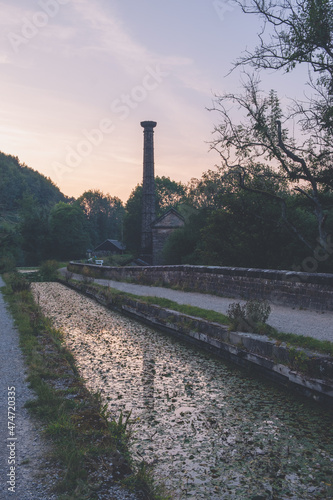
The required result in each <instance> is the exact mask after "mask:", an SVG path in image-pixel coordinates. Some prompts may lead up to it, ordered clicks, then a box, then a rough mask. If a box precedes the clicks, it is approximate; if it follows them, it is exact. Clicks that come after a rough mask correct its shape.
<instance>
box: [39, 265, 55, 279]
mask: <svg viewBox="0 0 333 500" xmlns="http://www.w3.org/2000/svg"><path fill="white" fill-rule="evenodd" d="M58 268H59V263H58V262H57V261H56V260H46V261H45V262H42V264H41V265H40V268H39V274H40V276H41V278H42V280H43V281H55V279H56V278H57V272H58Z"/></svg>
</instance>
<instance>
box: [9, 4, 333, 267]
mask: <svg viewBox="0 0 333 500" xmlns="http://www.w3.org/2000/svg"><path fill="white" fill-rule="evenodd" d="M235 3H237V4H238V5H239V6H240V8H241V9H242V10H243V12H244V13H246V14H248V15H255V16H259V17H260V18H261V19H262V22H263V25H262V26H263V27H262V32H261V33H260V36H259V42H258V46H257V47H256V48H255V49H254V50H253V51H252V52H249V51H245V52H244V53H243V55H242V56H241V57H240V58H239V60H238V61H236V62H235V63H234V68H239V67H242V68H243V70H244V78H243V90H242V92H240V93H239V94H233V93H229V94H222V95H216V96H215V99H214V104H213V106H212V108H211V109H210V110H209V111H211V112H212V113H213V114H214V116H215V117H217V124H216V125H215V127H214V131H213V139H212V141H211V148H212V149H214V150H215V151H217V152H218V153H219V155H220V158H221V162H220V165H218V166H216V167H215V168H212V169H211V170H209V171H207V172H204V173H203V174H202V177H201V178H200V179H190V180H189V181H188V183H187V184H182V183H180V182H177V181H174V180H171V179H170V178H168V177H157V178H156V216H157V217H158V216H159V215H161V214H162V213H163V212H164V211H165V210H167V209H168V208H170V207H174V208H176V209H177V210H178V211H179V212H180V213H181V215H182V216H183V217H184V219H185V226H184V227H183V228H181V229H178V230H176V231H175V232H174V233H173V234H172V235H171V237H170V238H169V240H168V242H167V244H166V247H165V249H164V261H165V263H166V264H197V265H216V266H240V267H257V268H269V269H289V270H294V271H304V272H333V195H332V187H333V169H332V160H333V147H332V137H333V6H332V2H330V1H329V0H306V1H305V2H290V1H289V0H286V1H284V2H280V1H277V2H276V3H274V2H273V3H272V2H266V1H265V0H263V1H261V0H260V1H259V0H248V1H246V0H245V1H243V0H235ZM298 66H305V67H306V68H307V74H308V80H307V81H306V82H303V83H304V84H306V85H307V86H308V88H309V89H311V92H309V93H308V94H304V95H303V97H302V100H295V99H294V100H291V102H290V103H289V105H288V106H285V105H284V106H282V105H281V99H280V98H279V96H278V93H277V92H276V91H275V90H270V91H269V92H265V91H263V90H262V89H261V81H260V75H261V74H262V72H265V71H280V72H281V71H282V72H284V73H285V74H287V73H291V72H293V71H294V69H295V68H296V67H298ZM249 70H252V71H253V73H251V72H249ZM235 109H236V110H237V113H234V110H235ZM141 200H142V186H141V185H137V186H136V187H134V188H133V190H132V193H131V195H130V197H129V199H128V200H127V202H126V203H123V202H122V201H121V200H120V199H119V198H118V197H116V196H112V195H110V194H108V193H107V194H104V193H103V192H102V191H99V190H88V191H86V192H84V193H83V194H82V195H81V196H80V197H79V198H77V199H74V198H72V199H69V198H66V197H65V196H64V195H63V194H62V193H61V192H60V190H59V189H58V187H57V186H55V184H54V183H53V182H52V181H51V180H50V179H47V178H45V177H44V176H43V175H41V174H39V173H37V172H35V171H34V170H32V169H31V168H29V167H27V166H26V165H24V164H22V163H20V161H19V159H18V158H16V157H13V156H8V155H5V154H4V153H0V271H1V270H4V269H7V268H8V267H11V266H15V265H20V266H30V265H37V264H39V263H41V262H42V261H44V260H47V259H58V260H61V261H66V260H69V259H79V258H84V257H85V255H86V251H87V249H88V248H90V249H92V250H93V249H94V248H95V247H96V246H97V245H99V244H100V243H102V242H103V241H104V240H105V239H108V238H109V239H117V240H119V241H121V242H122V243H124V244H125V245H126V253H127V256H128V257H129V258H135V257H137V256H138V255H139V250H140V228H141Z"/></svg>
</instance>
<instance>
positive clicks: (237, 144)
mask: <svg viewBox="0 0 333 500" xmlns="http://www.w3.org/2000/svg"><path fill="white" fill-rule="evenodd" d="M236 1H237V3H238V4H239V5H240V6H241V8H242V10H243V12H245V13H247V14H255V15H259V16H260V17H261V18H262V19H263V25H262V30H261V32H260V33H259V35H258V36H259V44H258V46H257V47H256V49H255V50H254V51H253V52H249V51H245V52H244V54H243V55H242V56H241V57H240V58H239V60H238V61H236V63H235V65H234V68H235V67H240V66H243V67H244V66H251V67H253V68H255V69H256V70H257V71H260V70H268V69H269V70H272V69H273V70H283V71H285V72H290V71H292V70H293V69H294V68H295V67H296V66H297V65H299V64H306V65H307V68H308V75H309V78H308V81H307V82H304V83H307V84H308V88H309V89H310V93H309V96H308V97H307V96H306V95H304V98H303V100H302V101H300V100H298V101H295V100H294V101H292V102H291V103H290V107H289V109H288V110H282V108H281V106H280V102H279V99H278V96H277V93H276V92H275V91H271V92H270V93H269V94H264V93H263V92H262V91H261V90H260V89H259V83H260V82H259V79H254V78H253V77H251V76H250V75H248V74H247V76H246V81H245V83H244V85H243V87H244V92H243V93H242V94H239V95H237V94H224V95H220V96H216V99H215V104H214V107H213V110H215V111H218V112H219V113H220V124H219V125H218V126H217V127H215V130H214V132H215V138H214V140H213V142H212V145H211V147H212V148H213V149H215V150H217V151H218V152H219V153H220V155H221V157H222V163H223V165H224V168H225V169H226V170H227V171H228V173H229V174H230V175H234V176H235V177H236V178H237V179H238V183H239V186H240V187H241V188H243V189H251V190H255V191H256V192H261V193H262V194H263V195H264V196H270V197H273V198H275V199H276V200H277V201H279V202H280V205H281V215H282V218H283V220H284V221H285V223H286V225H287V226H288V227H289V229H291V230H292V231H293V232H294V233H295V234H296V235H297V236H298V238H299V239H301V240H302V241H303V243H304V244H306V245H307V246H308V247H309V248H311V249H313V248H314V243H313V242H309V241H307V240H306V239H305V238H304V236H303V235H302V234H300V232H299V231H298V230H297V228H296V227H295V226H294V225H293V224H292V222H291V219H290V217H288V214H287V209H286V205H285V202H284V197H283V195H281V193H280V192H279V188H277V189H275V190H272V186H273V185H274V186H276V183H275V184H272V183H271V182H270V183H268V185H269V189H267V188H266V187H265V182H264V178H266V179H270V180H272V179H275V180H278V183H279V184H281V185H283V186H284V187H285V186H288V187H289V189H292V190H294V191H296V192H298V193H300V194H301V195H302V196H304V197H305V198H306V199H307V200H308V201H309V203H310V204H311V205H312V207H313V211H314V214H315V216H316V219H317V228H318V241H319V243H320V245H322V246H323V247H324V248H325V245H326V241H327V236H328V235H327V230H326V219H327V210H326V209H327V208H328V207H325V206H324V205H323V196H322V193H323V192H324V191H325V190H326V191H330V190H331V189H332V187H333V168H332V165H333V162H332V160H333V148H332V135H333V4H332V1H331V0H305V1H303V0H302V1H301V0H275V1H274V0H236ZM234 110H237V116H236V115H235V113H234ZM239 115H241V118H239ZM291 119H292V120H293V124H294V125H295V124H296V127H297V129H298V134H296V136H297V140H295V139H294V137H290V133H289V130H290V125H291ZM258 165H261V167H260V168H259V169H258ZM254 175H256V176H257V178H258V179H259V177H261V183H262V186H261V187H259V188H253V186H252V187H250V186H249V183H248V182H247V180H248V178H249V176H254Z"/></svg>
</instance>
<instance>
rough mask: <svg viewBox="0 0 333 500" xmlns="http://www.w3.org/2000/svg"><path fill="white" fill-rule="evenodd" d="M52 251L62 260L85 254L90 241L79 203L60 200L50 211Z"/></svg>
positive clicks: (54, 255)
mask: <svg viewBox="0 0 333 500" xmlns="http://www.w3.org/2000/svg"><path fill="white" fill-rule="evenodd" d="M49 224H50V240H51V243H52V247H51V249H50V252H51V254H52V256H53V257H54V258H57V259H60V260H71V259H78V258H81V257H83V256H84V255H85V252H86V250H87V247H88V243H89V236H88V231H87V225H86V219H85V216H84V213H83V211H82V209H81V208H80V206H79V205H78V204H66V203H64V202H59V203H58V204H57V205H55V206H54V207H53V209H52V210H51V213H50V219H49Z"/></svg>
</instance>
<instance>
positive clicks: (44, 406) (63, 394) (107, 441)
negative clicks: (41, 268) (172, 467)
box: [2, 274, 162, 500]
mask: <svg viewBox="0 0 333 500" xmlns="http://www.w3.org/2000/svg"><path fill="white" fill-rule="evenodd" d="M5 280H6V282H7V286H6V288H5V289H3V290H2V291H3V293H4V294H5V297H6V299H7V301H8V302H9V305H10V308H11V312H12V314H13V316H14V318H15V322H16V325H17V328H18V330H19V331H20V345H21V348H22V351H23V353H24V355H25V358H26V363H27V365H28V381H29V383H30V386H31V387H32V388H33V390H34V391H35V393H36V398H35V399H33V400H32V401H30V402H28V403H27V405H26V406H27V408H28V409H29V411H30V412H31V413H32V414H33V415H35V417H36V418H38V419H39V420H40V423H41V426H42V427H43V428H44V432H45V435H46V436H48V437H49V438H51V439H52V446H53V455H54V458H55V460H56V462H57V463H60V467H61V468H62V473H61V474H60V476H61V479H59V483H58V484H57V485H56V491H58V492H59V494H61V496H60V497H61V498H63V499H65V498H66V499H74V498H77V499H80V500H81V499H82V500H83V499H87V500H88V499H92V498H97V495H98V493H96V492H97V491H98V490H99V488H100V487H101V485H100V484H99V483H95V481H96V480H97V479H94V478H95V472H96V470H97V468H98V469H99V470H100V472H101V475H103V476H104V477H105V482H109V481H111V479H110V480H109V479H108V478H109V477H111V476H112V477H117V478H118V479H119V480H122V479H123V478H124V477H126V476H129V475H130V474H132V476H133V477H132V481H133V488H134V489H135V490H136V491H139V488H142V489H144V488H147V489H148V490H149V491H152V490H151V487H150V486H148V485H147V486H144V484H145V483H144V479H142V476H138V478H137V479H135V474H134V475H133V472H132V469H133V465H132V462H131V458H130V453H129V446H128V441H129V437H130V435H131V425H130V424H131V421H130V414H129V415H126V416H124V415H123V414H121V415H120V417H119V419H118V421H112V420H111V421H110V420H109V414H108V411H107V406H106V405H103V404H102V400H101V397H100V395H99V396H98V395H97V396H96V395H95V396H93V395H92V394H90V393H89V391H88V390H87V389H86V387H85V386H84V384H83V381H82V380H81V378H80V377H79V376H78V372H77V368H76V366H75V362H74V358H73V356H72V354H71V353H70V352H69V351H68V350H67V348H66V346H65V345H64V343H63V339H62V334H61V332H59V331H57V330H55V329H54V328H52V326H51V323H50V321H49V320H47V319H46V318H44V317H43V316H42V314H41V312H40V309H39V306H38V304H35V302H34V301H33V298H32V295H31V293H30V292H28V291H27V290H26V289H25V286H21V283H22V281H21V277H19V278H18V277H17V276H16V274H15V277H14V278H13V276H9V275H7V277H5ZM12 283H14V284H15V285H14V288H15V290H16V291H15V292H14V291H13V287H12ZM16 283H19V285H18V286H16ZM22 288H23V290H22ZM46 353H47V354H46ZM64 380H66V387H65V388H64V389H56V387H63V385H64V384H63V382H64ZM69 388H70V391H71V394H72V395H73V397H71V398H68V397H67V396H68V390H69ZM107 463H112V470H111V471H110V467H109V466H106V464H107ZM60 476H59V477H60ZM141 481H143V482H141ZM141 491H142V490H141ZM147 498H148V497H147ZM149 498H151V499H157V498H162V497H157V496H151V497H149Z"/></svg>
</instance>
